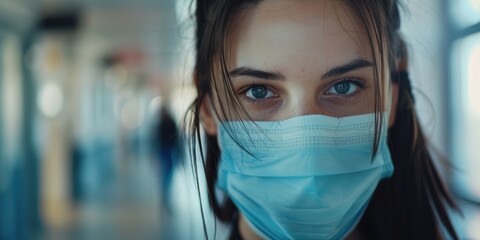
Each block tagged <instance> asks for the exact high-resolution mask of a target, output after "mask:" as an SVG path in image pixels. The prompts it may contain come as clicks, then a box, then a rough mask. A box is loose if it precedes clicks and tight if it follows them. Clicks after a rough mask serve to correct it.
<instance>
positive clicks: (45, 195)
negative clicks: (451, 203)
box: [0, 0, 480, 240]
mask: <svg viewBox="0 0 480 240" xmlns="http://www.w3.org/2000/svg"><path fill="white" fill-rule="evenodd" d="M404 3H405V6H406V11H404V14H403V17H404V22H403V30H402V31H403V33H404V36H405V38H406V40H407V41H408V43H409V49H410V52H411V53H410V55H411V56H410V58H411V60H410V64H411V69H412V70H411V75H412V81H413V88H414V94H415V95H416V97H417V99H418V100H417V110H418V111H419V114H420V117H421V120H422V123H423V125H424V127H425V129H426V134H427V135H428V136H429V139H431V141H432V144H433V146H434V147H435V149H436V150H437V151H438V152H439V153H440V154H441V155H444V156H446V157H447V158H448V159H449V160H450V162H451V164H452V167H450V168H444V169H443V171H442V172H443V174H444V175H445V178H446V180H447V184H448V185H449V186H450V187H451V189H452V191H453V192H454V194H455V197H456V198H457V199H458V200H459V201H460V204H461V207H462V209H463V210H464V215H465V216H464V218H463V219H462V218H460V217H459V216H457V215H454V218H455V219H456V225H457V228H458V229H459V231H460V234H461V236H462V239H480V174H479V173H478V172H480V151H479V150H478V149H479V148H478V146H479V145H478V144H479V143H480V137H479V136H480V92H477V91H480V0H426V1H415V0H404ZM193 10H194V9H193V8H192V7H191V6H190V0H68V1H67V0H0V239H1V240H3V239H203V238H204V235H203V226H202V213H201V211H200V202H199V200H198V196H199V195H198V193H197V186H196V183H195V181H194V180H193V179H194V178H193V174H192V170H191V163H190V159H189V158H188V155H186V154H185V152H186V146H185V144H184V143H182V141H180V140H179V139H177V138H175V137H174V136H176V133H177V132H178V131H181V130H180V127H181V122H182V119H183V115H184V113H185V110H186V109H187V107H188V105H189V104H190V103H191V100H192V99H193V98H194V92H193V90H192V86H191V71H192V54H193V53H192V51H193V46H194V43H193V31H194V28H193V22H192V21H191V19H190V14H191V12H192V11H193ZM182 156H187V157H186V158H185V160H184V161H181V160H180V159H182V158H181V157H182ZM202 184H203V180H202V178H201V177H200V182H199V185H200V186H202ZM200 188H201V193H200V195H202V196H203V199H205V197H206V196H205V195H204V189H203V188H202V187H200ZM203 204H204V208H205V209H207V211H206V212H205V216H204V217H205V218H206V219H207V228H208V229H212V230H209V232H208V234H209V236H210V237H213V236H214V234H216V236H217V237H218V238H219V239H222V238H224V237H225V236H226V234H228V229H226V227H224V226H220V225H215V223H214V222H213V221H211V220H212V219H213V218H212V216H211V214H209V213H208V206H207V205H208V204H206V203H205V202H204V203H203Z"/></svg>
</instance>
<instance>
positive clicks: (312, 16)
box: [230, 0, 372, 71]
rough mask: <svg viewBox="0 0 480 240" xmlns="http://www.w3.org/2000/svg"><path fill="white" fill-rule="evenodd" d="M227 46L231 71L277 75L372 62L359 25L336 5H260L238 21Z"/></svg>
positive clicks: (317, 1) (334, 0) (333, 1)
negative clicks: (253, 69)
mask: <svg viewBox="0 0 480 240" xmlns="http://www.w3.org/2000/svg"><path fill="white" fill-rule="evenodd" d="M230 40H231V50H232V58H231V59H230V60H231V63H232V64H233V65H234V66H243V65H254V66H257V67H265V68H269V69H271V68H275V70H279V71H281V70H288V69H285V68H289V67H291V66H292V63H306V62H310V65H311V64H313V65H316V66H312V67H314V68H319V67H320V66H322V68H327V67H332V66H335V65H338V64H344V63H346V62H348V61H350V60H351V59H353V58H358V57H362V58H365V59H371V58H372V57H371V50H370V47H369V45H368V36H367V35H366V32H365V30H364V27H363V25H362V24H361V22H360V20H359V19H358V18H357V17H356V16H355V15H354V14H353V12H352V11H351V10H350V9H349V8H348V7H346V6H345V5H344V4H342V3H341V1H338V0H264V1H262V2H260V3H259V4H258V5H256V6H255V7H253V8H251V9H248V10H247V11H246V12H244V13H243V14H241V15H240V16H239V17H238V18H237V20H236V22H235V23H234V25H233V32H232V36H231V38H230ZM304 67H309V66H307V65H305V64H304Z"/></svg>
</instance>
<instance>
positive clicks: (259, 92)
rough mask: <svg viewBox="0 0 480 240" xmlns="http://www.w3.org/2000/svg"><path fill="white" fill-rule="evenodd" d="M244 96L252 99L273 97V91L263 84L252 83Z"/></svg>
mask: <svg viewBox="0 0 480 240" xmlns="http://www.w3.org/2000/svg"><path fill="white" fill-rule="evenodd" d="M245 96H246V97H247V98H249V99H252V100H262V99H266V98H271V97H274V96H275V95H274V94H273V92H272V91H271V90H270V89H269V88H268V87H266V86H264V85H254V86H252V87H250V88H248V89H247V91H246V92H245Z"/></svg>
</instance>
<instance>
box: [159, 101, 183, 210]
mask: <svg viewBox="0 0 480 240" xmlns="http://www.w3.org/2000/svg"><path fill="white" fill-rule="evenodd" d="M179 134H180V133H179V130H178V126H177V123H175V120H174V118H173V116H172V115H171V113H170V112H169V110H168V109H167V108H166V107H165V106H162V107H161V109H160V115H159V119H158V122H157V124H156V127H155V128H154V140H153V143H154V146H153V149H154V151H155V156H156V159H155V160H156V162H157V168H158V174H159V182H160V186H161V194H162V196H161V199H162V205H163V207H165V210H166V211H167V213H171V211H172V206H171V202H170V201H171V197H170V194H171V191H172V180H173V174H174V172H175V169H176V167H177V166H178V165H179V164H180V162H181V160H182V151H183V144H182V142H181V138H180V135H179Z"/></svg>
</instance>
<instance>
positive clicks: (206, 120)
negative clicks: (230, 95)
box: [200, 100, 217, 136]
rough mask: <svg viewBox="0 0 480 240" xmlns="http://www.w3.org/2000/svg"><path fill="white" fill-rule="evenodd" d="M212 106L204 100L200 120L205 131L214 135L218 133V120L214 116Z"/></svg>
mask: <svg viewBox="0 0 480 240" xmlns="http://www.w3.org/2000/svg"><path fill="white" fill-rule="evenodd" d="M211 108H212V107H211V106H210V105H209V104H208V101H207V100H203V102H202V103H201V105H200V121H201V123H202V126H203V128H204V129H205V132H206V133H207V134H208V135H210V136H214V135H217V122H216V120H215V118H214V116H213V114H214V113H213V112H212V109H211Z"/></svg>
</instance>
